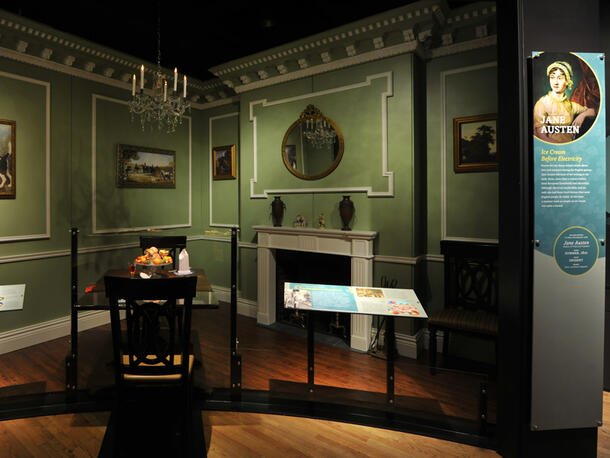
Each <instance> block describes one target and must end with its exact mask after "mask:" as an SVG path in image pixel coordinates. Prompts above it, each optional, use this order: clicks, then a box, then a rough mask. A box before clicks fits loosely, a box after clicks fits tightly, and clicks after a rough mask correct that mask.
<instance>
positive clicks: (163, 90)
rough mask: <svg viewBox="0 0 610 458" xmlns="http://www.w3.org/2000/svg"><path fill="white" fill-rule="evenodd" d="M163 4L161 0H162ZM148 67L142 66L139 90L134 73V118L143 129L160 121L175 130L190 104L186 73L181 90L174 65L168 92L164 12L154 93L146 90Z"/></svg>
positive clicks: (131, 110)
mask: <svg viewBox="0 0 610 458" xmlns="http://www.w3.org/2000/svg"><path fill="white" fill-rule="evenodd" d="M159 5H160V2H159ZM144 72H145V67H144V65H142V66H141V67H140V84H139V88H138V89H137V90H136V86H137V79H136V74H135V73H134V74H133V78H132V85H131V100H130V101H129V104H128V105H129V112H130V113H131V120H132V122H133V120H134V118H135V117H136V116H138V117H139V118H140V123H141V124H142V130H144V128H145V126H146V124H150V125H151V129H152V124H155V123H156V124H157V127H158V129H159V130H162V129H166V130H167V133H172V132H174V131H175V130H176V127H177V126H179V125H181V124H182V116H183V115H184V113H185V112H186V110H188V109H189V108H190V107H191V104H190V102H189V101H188V100H186V75H184V78H183V83H182V91H181V93H180V92H179V91H178V69H177V68H174V78H173V79H174V81H173V89H172V90H171V91H170V92H169V93H168V89H167V81H168V78H167V75H166V74H164V73H163V71H162V70H161V14H160V13H159V15H158V22H157V69H156V71H155V79H154V81H153V86H152V93H150V94H147V93H145V92H144Z"/></svg>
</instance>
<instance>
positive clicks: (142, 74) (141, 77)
mask: <svg viewBox="0 0 610 458" xmlns="http://www.w3.org/2000/svg"><path fill="white" fill-rule="evenodd" d="M140 89H144V65H142V66H141V67H140Z"/></svg>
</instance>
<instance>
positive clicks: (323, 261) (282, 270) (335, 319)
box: [275, 250, 351, 344]
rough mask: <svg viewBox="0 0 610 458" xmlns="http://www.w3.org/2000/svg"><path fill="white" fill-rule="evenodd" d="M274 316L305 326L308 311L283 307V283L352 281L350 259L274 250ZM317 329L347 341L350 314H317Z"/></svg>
mask: <svg viewBox="0 0 610 458" xmlns="http://www.w3.org/2000/svg"><path fill="white" fill-rule="evenodd" d="M275 265H276V275H275V285H276V293H275V318H276V321H279V322H283V323H287V324H291V325H294V326H298V327H302V328H304V327H306V325H307V319H308V316H309V315H308V314H306V313H303V312H299V311H298V310H290V309H285V308H284V300H283V299H284V283H285V282H299V283H318V284H327V285H350V284H351V260H350V258H349V257H347V256H336V255H332V254H322V253H310V252H307V251H291V250H276V252H275ZM314 317H315V319H314V329H315V331H316V332H321V333H324V334H330V335H335V336H337V337H340V338H341V339H343V340H344V341H345V342H346V343H347V344H349V336H350V319H349V318H350V315H349V314H345V313H316V314H315V315H314Z"/></svg>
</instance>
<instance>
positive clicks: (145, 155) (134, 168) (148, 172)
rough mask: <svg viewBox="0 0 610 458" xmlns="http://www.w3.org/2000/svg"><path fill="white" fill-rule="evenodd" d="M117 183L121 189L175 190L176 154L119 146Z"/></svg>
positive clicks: (168, 151)
mask: <svg viewBox="0 0 610 458" xmlns="http://www.w3.org/2000/svg"><path fill="white" fill-rule="evenodd" d="M116 181H117V187H119V188H175V187H176V152H175V151H170V150H164V149H157V148H149V147H146V146H133V145H118V147H117V168H116Z"/></svg>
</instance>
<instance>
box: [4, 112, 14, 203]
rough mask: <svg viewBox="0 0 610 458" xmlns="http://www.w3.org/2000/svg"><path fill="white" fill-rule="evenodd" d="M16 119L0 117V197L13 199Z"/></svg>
mask: <svg viewBox="0 0 610 458" xmlns="http://www.w3.org/2000/svg"><path fill="white" fill-rule="evenodd" d="M16 128H17V122H16V121H9V120H7V119H0V199H15V198H16V196H17V185H16V182H15V178H16V176H17V174H16V173H15V159H16V152H17V151H16V148H15V144H16V139H15V137H16Z"/></svg>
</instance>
